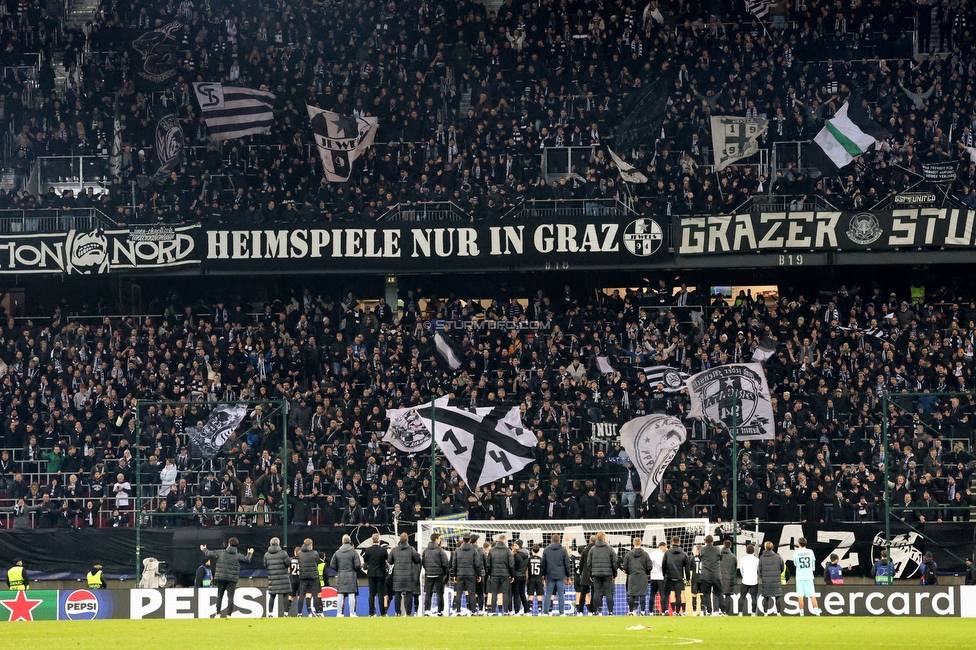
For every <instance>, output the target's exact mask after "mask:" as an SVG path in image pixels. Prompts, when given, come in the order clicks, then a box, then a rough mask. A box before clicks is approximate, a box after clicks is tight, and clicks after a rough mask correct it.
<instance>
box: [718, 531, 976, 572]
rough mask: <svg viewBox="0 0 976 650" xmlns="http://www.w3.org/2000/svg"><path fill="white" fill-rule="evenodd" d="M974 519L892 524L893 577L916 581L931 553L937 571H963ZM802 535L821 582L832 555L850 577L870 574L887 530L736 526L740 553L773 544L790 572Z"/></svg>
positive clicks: (970, 550)
mask: <svg viewBox="0 0 976 650" xmlns="http://www.w3.org/2000/svg"><path fill="white" fill-rule="evenodd" d="M974 531H976V525H974V524H973V523H969V522H966V523H943V524H920V525H919V526H918V527H917V530H912V529H909V528H908V527H906V526H905V525H903V524H893V525H892V527H891V547H892V553H891V560H892V562H893V563H894V564H895V578H896V579H911V580H916V581H917V580H919V579H920V577H921V573H920V572H921V565H922V559H923V558H924V557H925V553H927V552H931V553H932V556H933V558H934V559H935V561H936V563H937V564H938V565H939V572H950V573H961V572H963V571H965V570H966V563H965V558H967V557H971V556H972V554H973V544H974V537H973V535H974ZM801 537H806V539H807V546H808V548H810V549H811V550H812V551H813V552H814V554H815V555H816V556H817V568H816V569H815V573H816V574H817V576H818V577H817V579H818V580H820V579H821V578H820V574H822V572H823V567H824V566H826V565H827V563H828V562H829V558H830V556H831V554H836V555H837V556H838V557H839V558H840V564H841V566H843V567H845V568H848V569H850V573H851V575H854V576H862V577H870V576H871V567H873V566H874V562H875V560H878V559H880V558H881V551H882V550H883V549H884V547H885V529H884V524H883V523H881V522H875V523H865V524H857V523H840V522H836V523H824V524H816V525H814V524H781V523H763V524H760V525H759V531H758V532H757V531H756V529H755V527H754V526H745V527H744V528H743V529H742V530H740V532H739V534H738V536H737V539H736V543H737V552H738V555H739V556H740V557H741V556H742V555H743V554H744V550H745V545H746V544H748V543H755V544H756V545H757V547H761V545H762V543H763V542H772V543H773V545H774V547H775V549H776V551H777V552H778V553H779V554H780V555H782V556H783V560H785V561H786V562H787V564H788V565H789V566H790V570H791V573H795V572H794V571H793V566H792V560H793V552H794V550H796V548H797V540H798V539H800V538H801Z"/></svg>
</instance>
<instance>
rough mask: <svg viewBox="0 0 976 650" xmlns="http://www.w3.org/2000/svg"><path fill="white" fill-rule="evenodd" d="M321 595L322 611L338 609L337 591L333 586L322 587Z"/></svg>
mask: <svg viewBox="0 0 976 650" xmlns="http://www.w3.org/2000/svg"><path fill="white" fill-rule="evenodd" d="M321 596H322V610H323V611H326V612H329V611H332V612H334V611H336V610H338V609H339V592H338V591H336V589H335V587H322V592H321Z"/></svg>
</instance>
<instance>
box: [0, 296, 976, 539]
mask: <svg viewBox="0 0 976 650" xmlns="http://www.w3.org/2000/svg"><path fill="white" fill-rule="evenodd" d="M656 280H657V282H656V284H650V285H648V286H644V287H641V288H638V289H632V290H627V291H625V292H624V293H623V294H621V293H620V292H619V291H613V292H611V293H609V294H602V293H600V294H598V295H580V294H577V293H576V292H575V291H574V290H573V288H572V287H570V286H566V287H565V289H564V290H563V291H561V292H558V293H556V294H545V293H544V292H543V291H542V290H539V291H538V292H537V293H535V294H534V295H531V296H527V299H525V298H523V299H522V300H517V296H515V295H511V294H508V293H500V294H499V295H497V297H496V299H494V300H492V301H491V302H490V304H484V305H482V304H481V303H478V302H475V301H472V300H466V299H462V298H459V297H457V296H454V295H450V296H447V297H435V296H426V297H421V296H420V293H419V291H417V292H415V291H404V292H403V293H402V302H403V305H402V307H401V306H399V305H398V306H392V305H389V304H387V303H386V302H385V300H382V299H381V300H379V301H378V302H377V303H376V304H375V307H372V308H371V309H369V310H367V309H366V308H364V305H363V303H362V302H360V299H358V298H357V297H356V296H354V295H353V294H352V293H349V294H347V295H345V296H340V297H337V298H335V297H330V296H328V295H325V294H322V295H319V294H315V293H314V292H313V291H312V290H311V289H308V288H305V289H303V290H298V291H296V292H294V293H292V294H290V295H284V296H282V297H281V299H279V300H274V301H273V302H269V303H267V304H266V305H264V306H263V309H262V310H261V311H260V313H258V314H250V313H249V311H250V306H248V305H245V304H243V303H237V302H233V301H227V300H223V299H218V300H216V301H214V302H212V303H204V302H203V301H199V302H185V301H184V300H183V299H182V298H181V297H180V296H179V295H177V294H172V295H170V296H168V297H167V298H166V299H160V300H158V301H157V302H156V303H155V308H156V313H159V314H160V315H159V316H158V317H153V318H144V319H142V318H141V319H135V318H125V319H121V320H118V319H116V320H112V319H109V318H107V317H99V316H98V309H96V310H95V312H96V313H90V311H88V310H86V313H84V314H82V313H80V306H76V307H74V308H73V307H72V306H71V305H69V304H68V303H67V302H66V301H64V302H62V303H61V305H60V306H59V307H58V308H57V309H56V311H55V312H54V314H53V315H52V317H51V318H50V319H43V320H18V321H15V320H14V319H9V320H7V321H6V325H5V326H4V327H3V329H2V338H0V358H2V362H3V366H4V367H3V372H2V373H0V374H2V377H3V379H2V383H0V407H2V418H3V421H2V425H0V448H2V449H3V451H2V453H0V493H2V494H3V498H4V499H5V500H4V501H3V504H4V505H5V506H6V507H5V508H4V509H3V512H6V513H7V517H6V518H5V523H6V525H8V526H9V525H14V526H30V525H31V523H32V522H34V521H35V520H36V523H37V525H39V526H43V527H56V526H76V525H83V526H126V525H131V524H132V523H133V522H134V517H143V518H144V519H143V523H145V524H147V525H154V526H177V525H179V526H182V525H198V526H212V525H220V524H229V523H233V524H241V525H265V524H270V523H273V522H275V521H278V517H277V516H276V515H275V514H274V511H276V510H278V509H279V508H280V504H281V500H282V495H283V493H284V491H286V490H287V491H288V493H289V499H288V503H289V512H288V517H289V519H290V520H291V521H293V522H295V523H305V524H320V525H327V526H332V525H335V526H342V525H353V524H365V523H371V524H385V523H389V522H390V521H392V520H393V519H396V520H398V521H399V522H402V523H406V522H410V521H414V520H416V519H418V518H423V517H427V516H429V515H430V505H431V490H432V486H431V483H430V475H431V472H430V464H429V463H430V457H429V455H428V454H427V453H426V452H425V453H417V454H405V453H402V452H400V451H398V450H396V449H395V448H393V447H392V446H390V445H389V444H386V443H383V442H381V441H380V440H381V438H382V437H383V434H384V432H385V430H386V426H387V423H386V420H385V414H386V410H387V409H389V408H395V407H404V406H410V405H420V404H422V403H424V402H425V401H427V400H429V399H431V397H432V396H435V395H445V394H446V395H451V396H452V399H453V400H454V402H453V403H455V404H458V405H477V406H483V405H492V404H500V405H512V406H518V407H519V409H520V410H521V412H522V420H523V423H524V424H525V426H527V427H529V428H531V430H532V431H533V432H534V433H535V435H536V436H537V438H538V446H537V449H536V460H535V462H534V463H532V464H530V465H529V466H527V467H526V468H525V469H524V470H523V471H521V472H519V473H518V474H516V475H515V476H513V477H511V478H508V479H505V480H501V481H498V482H496V483H492V484H489V485H485V486H481V487H475V486H469V485H466V484H465V482H464V480H463V477H461V476H459V475H458V473H457V472H456V471H454V470H453V469H452V468H450V467H448V466H446V465H445V464H443V461H442V459H438V461H437V462H438V463H439V464H440V466H439V468H438V469H437V471H436V475H437V485H436V496H437V503H438V505H437V507H436V509H435V514H437V515H443V514H450V513H455V512H467V513H468V515H469V516H470V517H472V518H476V519H483V518H496V519H520V518H522V519H540V518H563V517H565V518H578V517H583V518H600V517H607V518H613V517H627V516H636V517H674V516H677V517H691V516H701V515H703V514H704V515H706V516H709V517H710V518H711V519H712V520H714V521H728V520H730V519H731V517H732V511H731V498H730V494H731V488H732V484H733V483H732V482H733V481H737V482H738V487H739V496H740V499H741V506H742V510H741V512H740V513H739V514H740V515H746V514H747V515H748V516H749V517H754V518H758V519H762V520H773V521H813V522H818V521H831V520H837V521H866V520H877V519H878V518H879V517H880V516H881V512H883V504H884V502H883V499H884V497H885V481H888V482H889V483H890V488H891V490H890V494H891V499H892V504H893V505H896V506H897V509H896V510H893V514H894V515H895V516H897V517H899V518H902V519H905V520H908V521H913V522H938V521H949V520H953V519H967V520H968V517H969V508H968V506H969V505H971V504H972V503H973V500H972V493H971V492H970V489H969V487H970V475H971V473H972V471H973V467H974V462H973V460H974V459H973V456H972V455H971V450H972V448H973V447H972V445H973V423H974V421H976V419H974V418H976V397H973V395H972V390H973V386H974V375H973V373H974V359H973V338H972V337H973V330H974V327H976V299H974V298H972V297H971V296H964V295H956V294H955V293H954V289H952V288H947V287H945V286H942V287H940V288H939V289H937V290H935V291H932V290H931V289H930V290H929V291H927V292H926V291H924V290H923V291H917V290H914V289H913V291H912V295H914V296H915V298H914V299H912V303H911V304H910V303H909V302H908V300H909V295H908V294H906V295H904V296H902V295H897V294H896V293H889V292H888V291H885V290H882V289H881V288H880V287H879V286H877V285H875V286H871V287H863V288H858V287H846V286H841V287H839V288H837V289H836V290H834V291H823V292H820V293H819V294H816V295H810V294H802V293H800V292H797V291H795V290H794V289H793V288H791V287H783V288H781V290H780V294H779V296H778V298H777V299H776V300H770V301H769V302H767V301H766V300H765V299H762V298H760V297H756V298H754V297H753V296H751V295H750V294H748V293H742V294H740V295H739V296H738V297H736V298H735V299H734V301H733V300H730V301H726V300H725V299H724V298H721V297H720V296H709V295H707V294H708V293H709V291H708V290H707V289H705V288H702V289H701V290H700V293H699V292H697V291H695V289H694V288H692V289H688V287H686V286H685V285H680V286H678V285H675V284H673V283H670V282H669V281H668V280H666V279H664V278H660V279H656ZM503 291H504V290H503ZM685 292H689V294H690V295H688V296H683V295H682V294H684V293H685ZM676 297H684V298H685V300H683V301H676V300H675V298H676ZM676 302H677V304H682V305H688V306H686V307H673V306H672V305H674V304H676ZM694 305H702V307H694ZM699 311H700V312H701V317H700V318H699V317H697V314H698V313H699ZM445 320H446V321H458V320H461V321H464V320H475V321H484V320H493V321H495V322H496V323H502V324H503V325H504V328H501V329H488V328H486V327H472V326H466V327H464V328H463V329H459V330H451V329H450V328H448V330H447V332H446V336H448V337H450V338H451V339H453V340H454V342H455V343H456V345H457V346H458V347H459V348H460V349H461V350H462V353H461V354H462V356H463V361H464V363H463V364H462V365H461V367H460V368H458V369H457V370H456V371H452V370H450V368H449V367H448V366H447V365H446V363H445V362H444V360H443V359H441V358H440V356H439V354H438V353H437V352H436V350H435V347H434V345H433V339H432V334H431V324H432V323H434V324H436V323H438V322H442V321H445ZM533 323H535V324H534V325H533ZM766 337H772V338H773V339H774V340H775V342H776V351H775V353H774V354H773V355H772V356H771V357H770V358H769V359H767V360H766V361H765V362H764V366H765V372H766V374H767V377H768V380H769V386H770V389H771V391H772V392H773V396H774V398H775V399H774V408H775V413H776V422H775V430H776V437H775V439H774V440H769V441H768V442H762V443H743V444H742V445H741V446H740V448H739V454H738V456H737V457H736V458H733V457H732V450H731V439H730V435H729V432H728V431H722V430H716V429H713V428H711V427H708V428H706V427H704V426H703V425H702V424H700V423H697V422H695V421H692V420H688V419H687V417H686V413H687V407H688V403H687V398H686V396H685V394H684V393H677V392H666V389H665V386H664V385H663V384H657V385H655V384H652V383H651V382H649V381H648V379H647V374H646V373H644V372H643V371H642V370H641V368H645V367H648V366H665V365H666V366H670V367H672V368H675V369H683V370H685V371H687V372H689V373H693V372H697V371H698V370H700V369H702V368H707V367H711V366H715V365H721V364H726V363H732V362H741V361H748V360H749V359H751V358H752V356H753V354H754V353H755V350H756V348H757V346H758V345H759V344H760V342H761V341H762V340H763V339H764V338H766ZM604 356H605V357H606V358H607V359H608V360H609V361H610V363H611V364H612V368H611V370H612V372H605V368H603V369H601V367H600V363H599V362H598V359H599V358H600V357H604ZM882 391H887V392H888V393H889V395H890V396H891V400H890V401H889V402H888V408H887V410H884V409H883V408H882V395H881V394H882ZM953 391H960V392H965V394H966V396H952V397H947V396H945V395H942V396H939V395H936V394H935V393H948V392H953ZM905 392H920V393H926V395H923V396H921V397H910V396H907V395H903V394H902V393H905ZM234 399H250V400H257V401H259V402H261V405H260V406H255V407H254V408H253V409H252V410H250V411H249V414H248V417H247V418H246V420H245V422H244V423H243V424H242V426H241V428H239V429H238V432H237V435H236V436H235V437H233V438H232V439H231V440H229V441H228V442H227V443H226V444H225V445H224V446H223V448H222V450H221V451H220V453H218V454H217V455H216V456H214V457H213V458H212V459H204V460H201V459H199V458H195V457H194V456H193V454H191V451H190V450H189V449H188V437H187V428H188V427H189V426H193V425H195V424H198V423H200V422H202V421H203V420H205V419H206V416H207V414H208V413H209V407H211V406H213V402H215V401H218V400H234ZM137 400H140V401H143V402H145V401H155V400H173V401H175V402H179V403H181V404H176V405H166V406H164V407H161V408H157V407H156V406H152V405H150V406H148V407H145V406H144V407H143V408H142V409H141V410H140V411H139V414H140V416H141V418H142V419H141V422H140V423H138V426H137V422H136V402H137ZM273 400H284V402H285V403H286V404H287V407H286V413H285V418H286V419H285V420H282V414H281V411H280V410H278V407H277V406H276V404H277V403H278V402H275V401H273ZM650 412H667V413H671V414H674V415H676V416H678V417H681V418H684V419H686V423H687V426H688V429H689V431H690V434H691V435H690V437H689V440H688V442H686V443H685V444H684V445H683V446H682V447H681V449H680V452H679V454H678V456H677V458H675V460H674V462H673V463H672V464H671V466H670V468H669V470H668V471H667V473H666V475H665V479H664V481H663V482H662V485H661V487H660V488H659V490H658V492H657V494H654V495H652V497H651V498H650V499H649V500H647V501H646V502H645V501H644V500H643V498H642V497H641V489H640V479H639V476H638V474H637V472H636V471H635V470H634V469H633V466H632V465H630V464H629V463H628V462H627V459H626V457H625V453H624V452H623V450H622V449H621V448H620V447H619V445H616V444H615V442H614V440H613V439H605V440H604V439H598V438H596V437H595V436H594V435H593V434H594V430H593V426H592V425H593V424H608V425H612V424H620V423H622V422H625V421H627V420H628V419H630V418H632V417H634V416H637V415H641V414H644V413H650ZM885 421H887V423H888V431H889V434H890V445H889V448H888V449H887V450H885V449H883V437H882V427H883V423H884V422H885ZM282 422H286V425H285V426H286V430H285V431H284V432H283V431H282V430H281V423H282ZM283 440H286V442H284V444H283ZM137 445H139V446H140V450H139V452H138V455H139V457H140V458H141V462H140V463H139V465H138V467H137V466H136V461H137V450H136V449H135V447H136V446H137ZM285 464H287V467H286V466H285ZM285 470H287V480H284V476H285ZM137 472H138V473H139V478H140V482H139V483H137V481H136V474H137ZM136 490H141V493H140V495H141V496H142V497H145V500H144V501H143V502H142V503H143V504H144V510H143V511H141V512H138V513H137V512H134V504H135V496H136ZM963 506H965V507H963ZM952 507H957V508H959V509H955V510H953V509H952Z"/></svg>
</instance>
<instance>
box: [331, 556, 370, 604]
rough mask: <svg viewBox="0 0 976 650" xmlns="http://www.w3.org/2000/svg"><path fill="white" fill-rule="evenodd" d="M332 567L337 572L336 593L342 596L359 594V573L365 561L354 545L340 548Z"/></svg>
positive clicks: (334, 557) (333, 557) (333, 558)
mask: <svg viewBox="0 0 976 650" xmlns="http://www.w3.org/2000/svg"><path fill="white" fill-rule="evenodd" d="M330 566H331V567H332V570H333V571H335V572H336V591H338V592H339V593H340V594H357V593H359V577H358V571H359V569H360V568H361V567H362V566H363V561H362V559H360V557H359V553H357V552H356V549H355V548H353V545H352V544H343V545H342V546H340V547H339V550H338V551H336V552H335V553H334V554H333V555H332V562H331V564H330Z"/></svg>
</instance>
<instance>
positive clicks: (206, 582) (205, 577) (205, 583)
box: [193, 557, 213, 589]
mask: <svg viewBox="0 0 976 650" xmlns="http://www.w3.org/2000/svg"><path fill="white" fill-rule="evenodd" d="M211 563H212V560H211V559H210V558H209V557H205V558H203V562H202V563H201V564H200V566H198V567H197V573H196V575H195V576H194V577H193V586H194V587H196V588H197V589H203V588H204V587H209V586H210V585H211V584H212V583H213V570H212V569H211V568H210V565H211Z"/></svg>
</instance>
